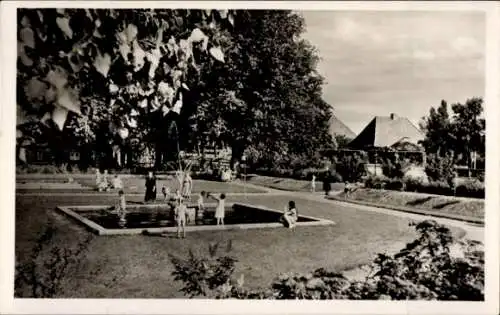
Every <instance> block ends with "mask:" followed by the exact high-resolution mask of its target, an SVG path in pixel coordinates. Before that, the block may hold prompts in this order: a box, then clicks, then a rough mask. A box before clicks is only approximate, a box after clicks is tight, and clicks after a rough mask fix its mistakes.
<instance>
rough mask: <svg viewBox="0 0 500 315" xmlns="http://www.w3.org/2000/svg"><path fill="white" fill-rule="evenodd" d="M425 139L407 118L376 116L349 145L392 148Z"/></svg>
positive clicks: (358, 147) (352, 146) (353, 146)
mask: <svg viewBox="0 0 500 315" xmlns="http://www.w3.org/2000/svg"><path fill="white" fill-rule="evenodd" d="M423 139H424V135H423V134H422V132H421V131H420V130H419V129H418V128H417V127H415V125H414V124H413V123H412V122H411V121H410V120H408V118H406V117H397V116H393V115H391V116H390V117H388V116H376V117H375V118H373V119H372V121H370V123H369V124H368V125H367V126H366V127H365V129H363V131H361V133H360V134H359V135H358V136H357V137H356V138H355V139H354V140H352V141H351V142H350V143H349V147H351V148H356V149H363V148H368V147H377V148H383V147H391V146H393V145H395V144H397V143H400V142H407V143H412V144H418V142H419V141H420V140H423Z"/></svg>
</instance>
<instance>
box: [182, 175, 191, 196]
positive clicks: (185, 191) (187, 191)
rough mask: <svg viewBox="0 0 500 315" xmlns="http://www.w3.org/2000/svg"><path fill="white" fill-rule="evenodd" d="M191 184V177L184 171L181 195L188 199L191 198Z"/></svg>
mask: <svg viewBox="0 0 500 315" xmlns="http://www.w3.org/2000/svg"><path fill="white" fill-rule="evenodd" d="M192 185H193V180H192V179H191V175H189V173H186V174H185V175H184V181H183V184H182V197H184V198H186V199H189V198H191V187H192Z"/></svg>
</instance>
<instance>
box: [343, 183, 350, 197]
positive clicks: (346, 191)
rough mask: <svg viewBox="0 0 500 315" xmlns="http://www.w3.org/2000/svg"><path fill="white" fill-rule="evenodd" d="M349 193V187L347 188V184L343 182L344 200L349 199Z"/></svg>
mask: <svg viewBox="0 0 500 315" xmlns="http://www.w3.org/2000/svg"><path fill="white" fill-rule="evenodd" d="M350 192H351V187H350V186H349V182H348V181H345V182H344V197H345V199H347V198H349V194H350Z"/></svg>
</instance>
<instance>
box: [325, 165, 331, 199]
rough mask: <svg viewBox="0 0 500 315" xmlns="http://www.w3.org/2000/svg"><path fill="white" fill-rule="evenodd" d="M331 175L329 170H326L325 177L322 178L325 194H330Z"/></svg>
mask: <svg viewBox="0 0 500 315" xmlns="http://www.w3.org/2000/svg"><path fill="white" fill-rule="evenodd" d="M331 177H332V176H331V173H330V171H329V170H328V171H326V173H325V178H324V179H323V190H324V191H325V196H328V195H329V194H330V190H332V184H331Z"/></svg>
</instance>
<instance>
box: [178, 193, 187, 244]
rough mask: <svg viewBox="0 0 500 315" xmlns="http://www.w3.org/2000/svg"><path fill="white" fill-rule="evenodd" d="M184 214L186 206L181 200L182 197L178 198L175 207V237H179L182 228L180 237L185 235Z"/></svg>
mask: <svg viewBox="0 0 500 315" xmlns="http://www.w3.org/2000/svg"><path fill="white" fill-rule="evenodd" d="M186 214H187V207H186V205H185V204H184V203H183V202H182V198H180V199H179V201H178V202H177V207H175V222H176V224H177V237H178V238H180V237H181V230H182V237H183V238H185V237H186Z"/></svg>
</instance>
